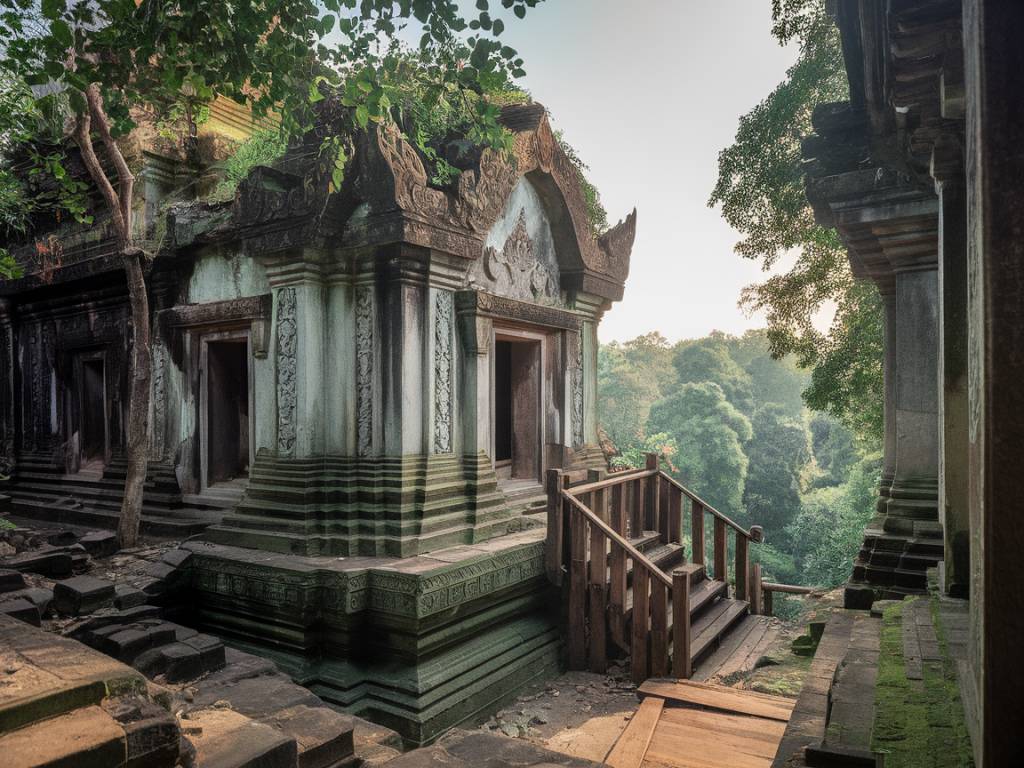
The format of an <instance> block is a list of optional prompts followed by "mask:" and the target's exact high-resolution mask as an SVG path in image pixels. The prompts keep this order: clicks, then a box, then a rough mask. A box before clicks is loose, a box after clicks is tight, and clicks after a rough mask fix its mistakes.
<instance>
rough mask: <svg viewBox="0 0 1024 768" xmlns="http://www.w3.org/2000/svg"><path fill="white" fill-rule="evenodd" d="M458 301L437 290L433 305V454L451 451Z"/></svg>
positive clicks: (447, 293)
mask: <svg viewBox="0 0 1024 768" xmlns="http://www.w3.org/2000/svg"><path fill="white" fill-rule="evenodd" d="M454 310H455V302H454V298H453V296H452V292H451V291H438V292H437V299H436V301H435V304H434V453H451V451H452V367H453V366H452V326H453V325H454V322H455V321H454Z"/></svg>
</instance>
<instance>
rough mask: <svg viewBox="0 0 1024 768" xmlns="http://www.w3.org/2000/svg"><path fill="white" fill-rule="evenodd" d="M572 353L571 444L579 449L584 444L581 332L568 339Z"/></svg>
mask: <svg viewBox="0 0 1024 768" xmlns="http://www.w3.org/2000/svg"><path fill="white" fill-rule="evenodd" d="M569 338H570V339H571V341H570V352H571V353H572V357H571V358H570V359H571V360H572V372H571V373H572V444H573V447H574V448H579V447H580V446H581V445H583V443H584V442H585V438H584V429H583V331H582V330H580V331H578V332H577V333H575V334H573V335H572V336H570V337H569Z"/></svg>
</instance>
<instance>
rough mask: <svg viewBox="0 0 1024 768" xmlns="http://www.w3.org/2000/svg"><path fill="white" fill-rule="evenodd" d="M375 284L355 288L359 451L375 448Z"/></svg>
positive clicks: (357, 432) (369, 450)
mask: <svg viewBox="0 0 1024 768" xmlns="http://www.w3.org/2000/svg"><path fill="white" fill-rule="evenodd" d="M373 314H374V302H373V286H372V285H360V286H357V287H356V453H357V454H358V455H359V456H368V455H369V454H370V452H371V451H372V450H373V356H374V349H373V335H374V334H373Z"/></svg>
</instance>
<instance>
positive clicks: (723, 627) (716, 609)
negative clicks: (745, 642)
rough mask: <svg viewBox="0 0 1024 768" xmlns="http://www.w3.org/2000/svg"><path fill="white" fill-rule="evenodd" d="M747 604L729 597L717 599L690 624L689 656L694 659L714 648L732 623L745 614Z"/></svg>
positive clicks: (747, 607)
mask: <svg viewBox="0 0 1024 768" xmlns="http://www.w3.org/2000/svg"><path fill="white" fill-rule="evenodd" d="M748 609H749V604H748V603H747V602H746V601H744V600H732V599H729V598H726V599H723V600H719V601H718V602H716V603H715V604H714V605H712V606H711V607H710V608H708V610H707V611H705V612H704V613H703V614H702V615H701V616H700V618H699V619H697V621H695V622H693V623H692V624H691V625H690V638H691V639H690V658H691V659H693V660H694V661H696V660H697V659H699V658H701V657H702V656H703V655H704V654H705V653H707V652H709V651H711V650H712V649H714V648H716V647H717V645H718V642H719V640H720V639H721V637H722V636H723V635H724V634H725V633H726V632H728V631H729V629H730V628H731V627H732V625H733V624H735V623H736V622H738V621H739V620H740V619H742V618H743V617H744V616H746V615H747V612H748Z"/></svg>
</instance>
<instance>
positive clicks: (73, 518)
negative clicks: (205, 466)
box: [4, 454, 224, 539]
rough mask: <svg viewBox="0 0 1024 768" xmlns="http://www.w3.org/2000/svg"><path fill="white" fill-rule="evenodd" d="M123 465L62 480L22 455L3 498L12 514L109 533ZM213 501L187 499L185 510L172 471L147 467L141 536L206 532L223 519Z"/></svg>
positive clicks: (44, 460)
mask: <svg viewBox="0 0 1024 768" xmlns="http://www.w3.org/2000/svg"><path fill="white" fill-rule="evenodd" d="M126 474H127V461H126V459H125V458H124V457H123V456H115V457H114V458H113V459H112V460H111V462H110V463H109V464H107V465H106V466H105V467H103V468H102V470H101V471H96V470H92V469H90V468H86V469H83V470H82V471H81V472H77V473H75V474H66V473H65V472H64V470H63V468H62V467H58V466H55V465H54V463H53V460H52V457H51V456H49V455H45V456H43V455H33V454H26V455H23V456H21V457H19V459H18V463H17V468H16V472H15V475H14V477H13V479H12V480H11V481H10V482H8V483H7V485H6V487H5V489H4V493H5V494H7V495H9V496H11V500H12V509H11V513H12V514H14V515H18V516H21V517H27V518H33V519H39V520H46V521H47V522H51V523H60V524H64V525H81V526H88V527H92V528H106V529H110V530H114V529H116V528H117V521H118V518H119V516H120V511H121V503H122V501H123V498H124V482H125V476H126ZM223 511H224V510H223V508H222V507H220V506H219V505H218V503H217V500H215V499H211V500H206V499H204V497H201V496H200V497H190V503H189V504H188V505H186V503H185V502H184V500H183V498H182V495H181V491H180V489H179V487H178V480H177V477H176V476H175V473H174V468H173V467H172V466H171V465H169V464H158V463H153V464H150V466H149V472H148V477H147V480H146V485H145V491H144V496H143V509H142V532H143V533H144V534H147V535H151V536H161V537H168V538H178V539H184V538H187V537H188V536H191V535H193V534H196V533H199V532H201V531H203V530H205V529H206V528H207V527H208V526H210V525H212V524H213V523H215V522H217V521H218V520H219V519H220V517H221V516H222V515H223Z"/></svg>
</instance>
